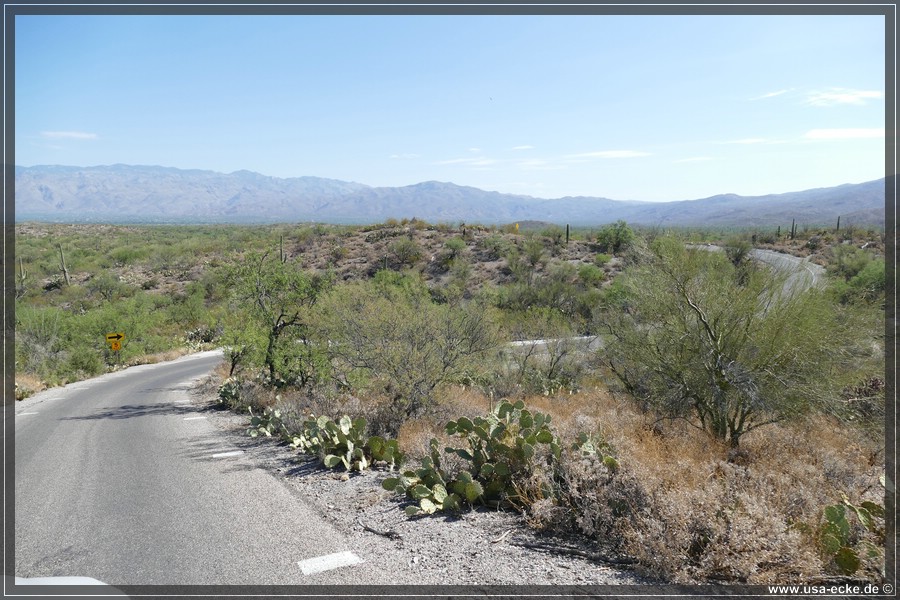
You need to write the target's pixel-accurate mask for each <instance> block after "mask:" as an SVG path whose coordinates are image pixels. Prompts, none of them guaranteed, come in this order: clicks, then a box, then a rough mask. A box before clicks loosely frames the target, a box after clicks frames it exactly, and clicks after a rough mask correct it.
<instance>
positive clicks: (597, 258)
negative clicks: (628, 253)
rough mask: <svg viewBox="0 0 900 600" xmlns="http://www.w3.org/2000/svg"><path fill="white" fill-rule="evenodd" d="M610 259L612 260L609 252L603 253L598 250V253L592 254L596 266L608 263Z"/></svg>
mask: <svg viewBox="0 0 900 600" xmlns="http://www.w3.org/2000/svg"><path fill="white" fill-rule="evenodd" d="M611 260H612V256H610V255H609V254H605V253H603V252H600V253H598V254H595V255H594V264H595V265H597V266H598V267H602V266H604V265H606V263H608V262H609V261H611Z"/></svg>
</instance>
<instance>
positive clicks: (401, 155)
mask: <svg viewBox="0 0 900 600" xmlns="http://www.w3.org/2000/svg"><path fill="white" fill-rule="evenodd" d="M390 157H391V158H395V159H396V158H419V155H418V154H411V153H407V154H391V156H390Z"/></svg>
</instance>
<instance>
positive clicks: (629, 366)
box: [600, 238, 854, 446]
mask: <svg viewBox="0 0 900 600" xmlns="http://www.w3.org/2000/svg"><path fill="white" fill-rule="evenodd" d="M622 283H623V286H624V290H625V293H624V294H623V296H622V297H620V301H619V303H618V305H617V306H611V307H609V308H608V309H607V310H606V311H604V312H603V316H602V317H601V318H600V321H601V322H602V328H603V329H604V330H605V331H606V332H607V333H608V334H609V335H610V341H609V343H607V344H606V348H605V349H604V350H603V353H604V356H605V359H604V360H605V362H606V364H607V365H608V366H609V368H610V369H611V371H612V372H613V373H614V374H615V375H616V376H617V378H618V379H619V380H620V381H621V382H622V383H623V384H624V386H625V388H626V389H627V390H628V391H629V392H630V393H631V394H632V395H633V396H635V397H636V398H637V399H638V400H640V401H641V402H642V403H643V404H644V406H645V407H648V408H652V409H654V410H655V411H657V412H658V413H661V414H662V415H664V416H667V417H673V418H683V419H686V420H687V421H688V422H689V423H691V424H692V425H694V426H696V427H699V428H701V429H704V430H706V431H707V432H709V433H710V434H712V435H713V436H714V437H716V438H717V439H719V440H721V441H723V442H725V443H728V444H730V445H731V446H737V445H738V443H739V440H740V438H741V436H742V435H744V434H745V433H747V432H749V431H752V430H754V429H756V428H758V427H762V426H764V425H766V424H769V423H774V422H776V421H780V420H783V419H787V418H790V417H792V416H796V415H799V414H802V413H804V412H806V411H808V410H810V409H812V408H816V407H818V408H822V409H826V410H835V409H836V407H837V406H838V390H839V389H840V386H839V384H838V382H839V380H840V377H841V374H842V373H844V372H846V371H847V369H849V368H851V367H852V364H851V363H852V362H853V348H852V343H851V342H852V339H853V336H854V333H853V331H852V327H851V326H850V325H849V321H848V320H847V319H845V318H842V317H841V316H839V315H838V313H837V312H836V310H837V309H836V308H835V307H834V306H833V305H832V304H831V303H829V302H828V301H827V299H826V298H825V296H824V295H823V294H822V293H820V292H819V291H817V290H805V291H801V290H797V289H792V288H785V286H784V284H783V281H782V280H781V278H780V277H779V276H777V275H775V274H774V273H772V272H771V271H769V270H767V269H762V268H761V269H753V270H751V271H743V270H740V269H739V267H735V265H734V264H733V263H731V262H730V261H729V260H728V259H727V257H726V256H724V255H722V254H721V253H714V252H707V251H704V250H701V249H686V248H685V247H684V246H683V245H682V244H681V243H679V242H677V241H675V240H672V239H668V238H659V239H657V240H656V241H655V242H654V243H653V244H652V246H651V249H650V250H649V251H648V253H647V256H645V257H644V260H642V261H641V264H640V266H636V267H634V268H633V269H632V270H631V271H630V272H629V273H627V274H626V275H624V277H623V282H622Z"/></svg>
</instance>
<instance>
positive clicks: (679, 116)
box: [15, 15, 886, 201]
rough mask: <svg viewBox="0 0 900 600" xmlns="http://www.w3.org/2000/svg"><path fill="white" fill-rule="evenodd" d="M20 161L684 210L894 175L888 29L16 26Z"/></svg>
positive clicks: (409, 22)
mask: <svg viewBox="0 0 900 600" xmlns="http://www.w3.org/2000/svg"><path fill="white" fill-rule="evenodd" d="M15 25H16V59H15V67H16V78H15V110H16V133H15V135H16V140H15V142H16V156H15V161H16V164H18V165H24V166H32V165H38V164H62V165H76V166H93V165H103V164H114V163H126V164H146V165H163V166H170V167H178V168H185V169H209V170H214V171H220V172H225V173H227V172H231V171H236V170H240V169H248V170H251V171H257V172H259V173H262V174H264V175H272V176H276V177H296V176H303V175H314V176H318V177H329V178H335V179H341V180H346V181H357V182H360V183H365V184H368V185H375V186H402V185H410V184H413V183H418V182H421V181H428V180H438V181H452V182H454V183H457V184H460V185H471V186H475V187H479V188H482V189H485V190H496V191H500V192H508V193H517V194H527V195H531V196H538V197H543V198H556V197H562V196H569V195H571V196H575V195H585V196H604V197H608V198H613V199H616V200H649V201H663V200H683V199H693V198H701V197H706V196H710V195H713V194H717V193H737V194H742V195H757V194H766V193H778V192H788V191H796V190H802V189H808V188H814V187H825V186H832V185H839V184H842V183H859V182H863V181H869V180H873V179H878V178H880V177H884V176H885V172H884V164H885V158H884V141H885V139H884V126H885V97H884V95H885V91H886V90H885V81H884V70H885V66H884V61H885V50H884V17H880V16H846V15H844V16H824V15H822V16H688V15H676V16H650V15H645V16H609V15H596V16H299V15H298V16H174V15H173V16H21V15H20V16H17V17H16V23H15Z"/></svg>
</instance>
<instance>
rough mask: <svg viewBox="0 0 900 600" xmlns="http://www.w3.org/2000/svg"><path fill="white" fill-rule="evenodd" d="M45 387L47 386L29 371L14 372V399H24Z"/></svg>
mask: <svg viewBox="0 0 900 600" xmlns="http://www.w3.org/2000/svg"><path fill="white" fill-rule="evenodd" d="M45 389H47V386H46V385H45V384H44V382H43V381H41V380H40V378H39V377H36V376H34V375H31V374H29V373H16V400H24V399H25V398H27V397H28V396H31V395H32V394H36V393H38V392H40V391H43V390H45Z"/></svg>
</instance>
